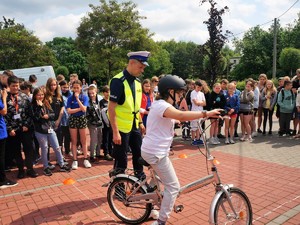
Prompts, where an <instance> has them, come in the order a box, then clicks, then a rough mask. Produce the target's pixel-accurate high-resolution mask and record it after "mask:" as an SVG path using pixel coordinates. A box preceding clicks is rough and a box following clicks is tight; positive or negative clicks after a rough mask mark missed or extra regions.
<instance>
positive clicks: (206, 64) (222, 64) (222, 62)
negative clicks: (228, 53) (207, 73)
mask: <svg viewBox="0 0 300 225" xmlns="http://www.w3.org/2000/svg"><path fill="white" fill-rule="evenodd" d="M213 64H214V63H212V62H211V61H210V58H209V56H207V55H206V56H205V57H204V60H203V68H204V69H205V70H211V69H212V67H213V66H214V65H213ZM226 67H227V59H226V57H224V56H221V58H220V59H219V63H218V65H217V67H216V73H217V74H219V75H223V73H224V72H225V69H226Z"/></svg>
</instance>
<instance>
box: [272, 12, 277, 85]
mask: <svg viewBox="0 0 300 225" xmlns="http://www.w3.org/2000/svg"><path fill="white" fill-rule="evenodd" d="M276 64H277V18H275V19H274V39H273V73H272V78H273V79H275V78H276Z"/></svg>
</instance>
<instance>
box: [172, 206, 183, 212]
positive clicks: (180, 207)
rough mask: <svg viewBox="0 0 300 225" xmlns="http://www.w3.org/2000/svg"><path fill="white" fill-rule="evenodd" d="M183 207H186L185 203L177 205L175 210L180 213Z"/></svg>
mask: <svg viewBox="0 0 300 225" xmlns="http://www.w3.org/2000/svg"><path fill="white" fill-rule="evenodd" d="M183 208H184V207H183V205H175V206H174V212H176V213H180V212H182V210H183Z"/></svg>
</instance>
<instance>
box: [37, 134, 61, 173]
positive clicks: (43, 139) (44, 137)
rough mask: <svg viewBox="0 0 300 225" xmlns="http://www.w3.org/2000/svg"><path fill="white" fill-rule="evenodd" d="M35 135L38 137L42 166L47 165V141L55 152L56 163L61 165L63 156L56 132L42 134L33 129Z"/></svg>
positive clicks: (45, 166)
mask: <svg viewBox="0 0 300 225" xmlns="http://www.w3.org/2000/svg"><path fill="white" fill-rule="evenodd" d="M35 136H36V138H37V139H38V142H39V144H40V148H41V155H42V162H43V166H44V168H47V167H48V158H47V153H48V142H49V144H50V146H51V147H52V149H53V151H54V152H55V155H56V160H57V162H58V164H59V165H60V166H63V165H64V161H63V156H62V154H61V151H60V149H59V144H58V140H57V136H56V133H55V132H53V133H50V134H42V133H39V132H36V131H35Z"/></svg>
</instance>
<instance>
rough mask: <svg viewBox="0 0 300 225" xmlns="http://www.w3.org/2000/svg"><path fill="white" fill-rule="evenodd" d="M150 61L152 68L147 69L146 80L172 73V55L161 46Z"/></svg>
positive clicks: (154, 51)
mask: <svg viewBox="0 0 300 225" xmlns="http://www.w3.org/2000/svg"><path fill="white" fill-rule="evenodd" d="M148 61H149V65H150V66H149V67H147V68H146V69H145V72H144V78H151V77H152V76H154V75H156V76H159V75H161V74H170V73H172V69H173V65H172V63H171V62H170V54H169V52H168V51H167V50H165V49H163V48H161V47H160V46H157V48H156V49H153V51H152V55H151V57H150V58H149V60H148Z"/></svg>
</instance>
